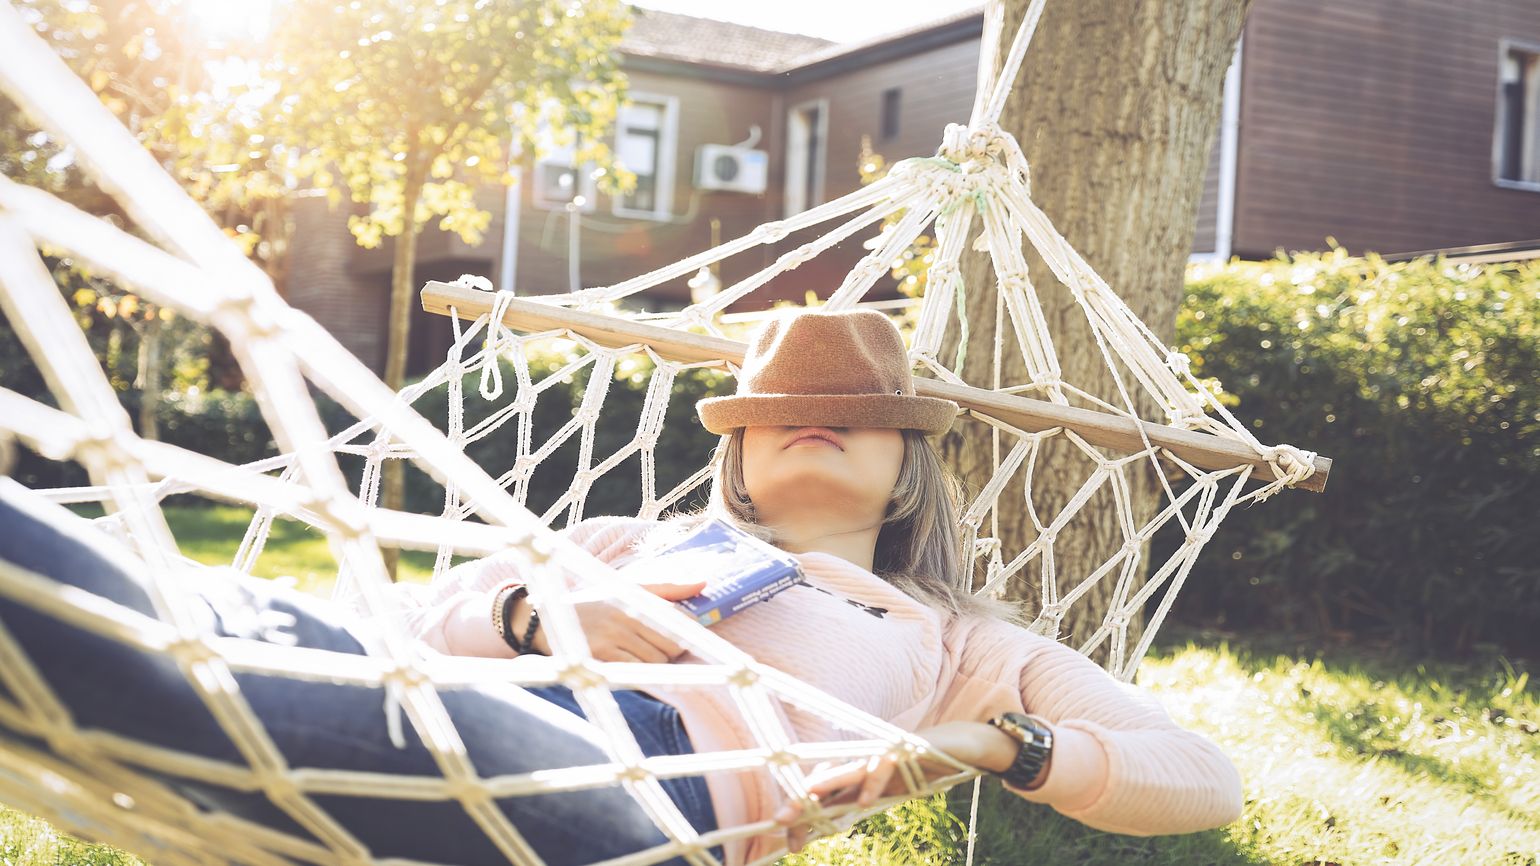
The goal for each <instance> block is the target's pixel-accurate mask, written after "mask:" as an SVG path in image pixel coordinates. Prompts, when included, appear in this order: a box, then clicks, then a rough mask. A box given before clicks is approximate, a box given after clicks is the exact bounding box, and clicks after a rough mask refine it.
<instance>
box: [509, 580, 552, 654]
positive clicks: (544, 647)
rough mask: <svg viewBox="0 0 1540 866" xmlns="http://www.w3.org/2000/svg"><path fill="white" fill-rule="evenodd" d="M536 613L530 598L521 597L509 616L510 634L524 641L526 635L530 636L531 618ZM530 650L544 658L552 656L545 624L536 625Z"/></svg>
mask: <svg viewBox="0 0 1540 866" xmlns="http://www.w3.org/2000/svg"><path fill="white" fill-rule="evenodd" d="M534 612H535V606H534V605H533V604H531V603H530V601H529V596H528V595H521V596H519V598H518V599H517V600H515V601H514V603H513V607H512V608H511V610H510V613H509V615H508V633H509V634H511V635H514V636H515V637H517V638H518V639H519V640H523V639H524V635H526V634H529V618H530V617H531V616H533V615H534ZM499 637H501V635H499ZM529 648H530V649H531V650H534V651H535V652H537V653H539V654H540V655H543V656H548V655H550V654H551V648H550V646H549V645H548V644H547V643H546V642H545V623H536V624H535V634H534V636H533V637H531V638H530V639H529ZM512 651H513V648H512V647H509V652H512Z"/></svg>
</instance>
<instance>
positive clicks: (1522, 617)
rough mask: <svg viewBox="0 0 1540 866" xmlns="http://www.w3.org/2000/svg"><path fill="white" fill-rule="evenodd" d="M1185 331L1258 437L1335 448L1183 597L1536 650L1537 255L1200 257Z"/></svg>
mask: <svg viewBox="0 0 1540 866" xmlns="http://www.w3.org/2000/svg"><path fill="white" fill-rule="evenodd" d="M1177 334H1178V341H1179V343H1180V344H1181V348H1182V349H1183V350H1184V351H1186V352H1187V353H1188V354H1189V355H1190V356H1191V357H1192V358H1193V361H1194V364H1193V369H1194V371H1195V374H1197V375H1199V376H1200V377H1203V376H1208V377H1215V378H1218V379H1219V380H1220V381H1222V382H1223V383H1224V385H1225V388H1226V389H1227V390H1228V391H1229V392H1230V393H1231V394H1232V395H1234V396H1235V397H1238V398H1239V399H1238V404H1239V405H1238V406H1235V407H1233V408H1232V411H1233V412H1235V413H1236V416H1237V418H1239V419H1241V420H1242V421H1244V422H1246V423H1250V424H1253V425H1254V426H1253V432H1254V433H1255V434H1256V435H1257V436H1258V438H1259V439H1261V440H1262V441H1263V442H1265V443H1268V444H1275V443H1280V442H1283V443H1288V444H1291V445H1296V446H1298V447H1302V448H1307V449H1310V450H1314V451H1316V452H1318V453H1320V454H1323V455H1326V456H1329V457H1331V458H1333V460H1334V461H1335V463H1334V465H1333V467H1332V474H1331V479H1330V483H1329V484H1328V485H1327V489H1326V492H1325V493H1323V494H1313V493H1307V492H1303V491H1289V490H1285V491H1283V492H1281V493H1280V494H1279V495H1278V496H1275V497H1273V498H1272V499H1269V500H1268V501H1266V502H1265V503H1262V504H1260V505H1257V506H1255V507H1243V508H1241V509H1238V510H1237V511H1235V512H1232V513H1231V516H1230V517H1229V519H1228V520H1227V521H1226V522H1225V524H1224V526H1223V527H1222V528H1221V530H1220V531H1219V533H1217V534H1216V535H1215V537H1214V538H1213V540H1212V541H1211V542H1210V545H1209V547H1208V549H1207V550H1206V551H1205V556H1204V557H1201V558H1200V559H1199V561H1198V564H1197V566H1196V567H1195V570H1194V574H1193V576H1192V577H1191V578H1190V581H1189V584H1188V587H1187V588H1186V589H1185V590H1184V592H1185V593H1186V598H1185V600H1184V601H1183V602H1181V603H1178V604H1177V606H1176V608H1175V612H1176V615H1178V616H1182V617H1189V618H1192V617H1203V616H1212V617H1220V618H1223V619H1225V620H1228V621H1230V622H1231V623H1232V624H1235V625H1244V626H1251V627H1271V626H1283V627H1290V628H1301V627H1303V628H1313V629H1318V630H1321V631H1322V632H1326V631H1331V630H1349V631H1355V632H1362V631H1365V630H1371V631H1381V632H1385V633H1388V634H1390V635H1393V636H1395V637H1397V638H1400V639H1404V640H1410V641H1414V642H1418V643H1421V644H1424V645H1429V646H1438V645H1450V644H1452V645H1453V646H1454V647H1455V648H1456V649H1463V648H1466V647H1469V646H1471V645H1473V644H1476V643H1481V642H1491V643H1498V644H1502V645H1505V646H1508V647H1522V648H1525V649H1526V650H1533V649H1534V648H1535V625H1536V624H1537V623H1540V532H1536V527H1535V521H1536V518H1537V517H1540V262H1534V263H1531V264H1529V265H1527V266H1524V267H1514V266H1502V265H1489V266H1486V267H1478V266H1473V265H1465V264H1452V263H1449V262H1446V261H1444V260H1443V259H1439V260H1436V261H1429V260H1428V259H1426V258H1423V259H1419V260H1416V261H1414V262H1404V263H1386V262H1384V261H1383V260H1381V259H1379V258H1378V257H1376V256H1372V255H1371V256H1369V257H1367V258H1365V259H1353V258H1349V257H1348V256H1346V255H1345V254H1344V253H1343V252H1342V250H1340V249H1336V250H1334V251H1333V252H1330V253H1324V254H1309V255H1300V256H1297V257H1295V258H1292V259H1286V260H1274V261H1268V262H1242V263H1235V264H1231V265H1228V266H1225V267H1223V268H1221V269H1219V270H1217V271H1216V270H1212V269H1210V270H1209V271H1207V272H1205V271H1202V270H1195V271H1194V274H1193V278H1192V279H1191V280H1190V281H1189V284H1188V293H1187V297H1186V300H1185V303H1184V304H1183V306H1182V309H1181V312H1180V315H1179V319H1178V324H1177Z"/></svg>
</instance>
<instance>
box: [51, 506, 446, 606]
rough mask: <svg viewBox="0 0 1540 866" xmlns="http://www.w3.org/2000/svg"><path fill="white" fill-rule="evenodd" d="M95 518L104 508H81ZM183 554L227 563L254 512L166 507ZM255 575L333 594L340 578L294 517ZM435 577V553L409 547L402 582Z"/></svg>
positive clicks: (319, 539)
mask: <svg viewBox="0 0 1540 866" xmlns="http://www.w3.org/2000/svg"><path fill="white" fill-rule="evenodd" d="M75 510H76V511H77V512H79V513H81V514H83V515H85V516H88V517H94V516H97V515H99V514H101V509H100V508H90V507H78V508H76V509H75ZM162 510H164V511H165V513H166V520H167V522H168V523H170V524H171V533H172V535H174V536H176V542H177V546H178V547H180V548H181V550H182V553H183V554H184V555H185V556H188V557H190V558H192V559H195V560H197V561H198V562H201V563H204V564H205V565H229V564H230V563H231V561H232V560H233V559H234V558H235V553H236V550H237V549H238V548H239V547H240V544H241V538H242V537H243V536H244V534H245V532H246V527H247V525H248V524H250V523H251V519H252V510H251V509H249V508H242V507H239V506H234V505H210V506H191V505H181V506H178V505H167V506H164V507H163V509H162ZM251 573H252V574H254V575H256V576H257V577H266V578H276V579H281V580H284V581H285V582H292V584H293V586H295V587H296V588H298V589H300V590H303V591H305V592H309V593H312V594H315V595H320V596H327V595H330V594H331V591H332V586H333V585H334V584H335V583H336V579H337V560H336V559H334V558H333V557H332V554H331V549H330V548H329V547H327V544H326V536H325V535H322V534H321V533H320V532H318V531H316V530H314V529H311V528H310V527H309V526H306V525H305V524H303V523H300V522H298V521H295V520H286V519H278V520H274V521H273V524H272V529H271V531H270V534H269V535H268V540H267V544H266V545H264V546H263V548H262V554H261V555H260V556H258V557H257V562H256V565H255V566H254V567H253V568H252V570H251ZM432 576H433V554H431V553H424V552H422V551H417V550H409V551H405V552H403V553H402V555H401V562H400V565H399V566H398V567H397V577H398V578H399V579H400V580H410V581H426V580H429V579H430V578H431V577H432Z"/></svg>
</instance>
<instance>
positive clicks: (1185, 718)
mask: <svg viewBox="0 0 1540 866" xmlns="http://www.w3.org/2000/svg"><path fill="white" fill-rule="evenodd" d="M1267 644H1268V642H1266V641H1253V642H1250V643H1249V645H1244V644H1242V643H1241V642H1240V641H1237V640H1234V639H1232V640H1230V641H1224V640H1215V639H1209V638H1204V637H1201V636H1196V637H1194V638H1193V639H1186V638H1184V637H1179V636H1178V635H1177V634H1176V633H1175V632H1174V630H1173V632H1171V633H1168V635H1167V637H1166V642H1165V646H1164V647H1160V648H1157V649H1156V650H1155V652H1154V653H1153V654H1152V656H1151V657H1150V658H1149V659H1147V660H1146V661H1145V663H1144V665H1143V666H1142V667H1141V668H1140V672H1139V676H1138V679H1137V681H1138V683H1139V684H1140V685H1141V686H1143V687H1145V688H1147V689H1149V690H1150V691H1151V692H1153V693H1154V694H1156V695H1157V696H1159V697H1160V699H1161V701H1162V702H1163V703H1164V704H1165V706H1166V707H1167V709H1168V710H1169V711H1170V713H1171V715H1172V718H1173V719H1175V720H1176V722H1177V723H1178V724H1180V725H1182V726H1183V727H1186V728H1189V729H1191V730H1195V731H1199V732H1201V733H1203V734H1205V735H1207V736H1209V737H1210V738H1212V739H1213V740H1214V741H1215V742H1217V743H1218V744H1219V745H1220V746H1221V747H1222V748H1224V750H1225V751H1226V752H1227V753H1228V754H1229V755H1230V756H1231V757H1232V758H1233V759H1234V761H1235V763H1236V765H1237V767H1238V768H1239V769H1240V772H1241V775H1242V778H1243V779H1244V781H1245V790H1246V804H1245V811H1244V814H1243V816H1242V818H1241V820H1240V821H1238V822H1236V823H1235V824H1233V825H1231V826H1228V827H1225V828H1221V829H1218V830H1213V831H1209V832H1204V833H1193V834H1186V835H1181V836H1156V837H1133V836H1117V835H1112V834H1107V833H1101V832H1098V831H1096V830H1092V829H1090V828H1088V827H1086V826H1084V825H1082V824H1080V823H1078V822H1076V821H1073V820H1070V819H1068V818H1064V817H1062V816H1060V815H1058V814H1057V813H1055V812H1053V811H1052V810H1051V809H1047V808H1044V807H1041V806H1037V805H1035V804H1031V803H1027V802H1026V801H1024V800H1021V799H1020V798H1017V797H1015V796H1013V795H1010V794H1007V793H1005V792H1004V789H1003V788H1001V787H1000V785H999V784H998V783H995V782H993V781H990V780H985V782H984V783H983V785H982V788H981V790H982V792H983V796H982V797H981V798H980V804H979V821H978V838H977V840H976V843H975V850H974V862H975V863H979V864H1037V863H1059V864H1062V863H1071V864H1087V866H1089V864H1108V866H1112V864H1127V863H1138V864H1172V866H1177V864H1181V866H1189V864H1237V866H1239V864H1288V866H1303V864H1315V863H1321V864H1332V863H1335V864H1341V866H1350V864H1460V866H1465V864H1504V866H1534V864H1536V863H1540V726H1537V722H1540V700H1537V696H1536V694H1535V692H1534V690H1533V689H1531V688H1529V682H1528V676H1527V674H1526V673H1524V672H1520V671H1517V670H1515V669H1514V668H1513V666H1512V665H1511V663H1508V662H1507V661H1506V660H1504V659H1502V658H1490V659H1487V660H1485V661H1479V662H1469V663H1465V664H1454V663H1448V662H1431V661H1425V662H1421V663H1418V662H1412V661H1405V660H1399V659H1397V658H1396V657H1395V656H1394V654H1393V653H1387V652H1383V651H1374V652H1371V651H1367V650H1363V649H1360V650H1353V649H1348V648H1338V649H1334V650H1331V651H1327V652H1324V653H1319V654H1318V653H1316V652H1313V651H1309V650H1302V649H1300V648H1297V647H1288V648H1282V647H1280V646H1278V645H1276V644H1274V645H1271V646H1269V645H1267ZM971 792H972V786H971V785H963V786H959V787H957V788H954V789H953V790H952V791H951V792H950V794H949V797H948V799H949V802H950V804H951V809H952V813H953V814H954V815H956V816H961V817H962V818H963V819H966V816H967V814H968V810H969V806H970V795H971ZM895 811H897V810H890V812H889V816H892V815H893V814H894V813H895ZM897 823H898V825H899V829H900V830H901V831H902V833H900V834H892V833H884V834H882V835H881V836H873V835H860V834H857V835H855V836H853V837H852V838H849V839H845V838H833V839H826V840H821V841H819V842H816V843H814V844H813V845H811V846H809V848H808V850H807V852H805V853H804V855H798V856H794V857H789V858H786V861H785V866H823V864H835V863H851V864H856V863H867V862H887V863H926V864H930V863H935V864H942V863H953V862H962V859H963V857H964V854H965V850H966V848H965V846H966V836H965V835H963V834H962V833H961V832H959V831H958V830H957V829H956V825H957V823H958V822H957V819H956V818H954V817H952V816H950V815H945V814H938V813H937V811H936V810H934V809H929V808H925V806H924V804H913V805H910V806H908V807H906V808H905V810H904V811H902V812H899V813H898V819H897Z"/></svg>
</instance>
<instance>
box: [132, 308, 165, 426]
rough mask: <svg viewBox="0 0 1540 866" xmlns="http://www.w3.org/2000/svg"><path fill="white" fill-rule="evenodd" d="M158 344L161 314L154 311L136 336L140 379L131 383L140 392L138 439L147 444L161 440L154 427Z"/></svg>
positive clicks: (157, 407) (158, 401)
mask: <svg viewBox="0 0 1540 866" xmlns="http://www.w3.org/2000/svg"><path fill="white" fill-rule="evenodd" d="M160 344H161V323H160V310H159V309H158V308H157V309H156V310H155V315H153V316H151V317H150V318H149V319H147V320H146V321H145V323H144V330H143V331H142V332H141V333H140V334H139V375H138V376H137V377H136V378H137V379H138V381H136V382H135V383H134V384H135V386H137V387H138V388H139V435H140V436H141V437H143V438H145V439H150V440H157V439H159V438H160V426H159V424H157V423H156V415H157V414H158V410H159V409H160V389H161V384H160Z"/></svg>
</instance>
